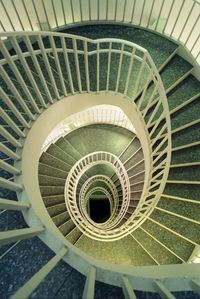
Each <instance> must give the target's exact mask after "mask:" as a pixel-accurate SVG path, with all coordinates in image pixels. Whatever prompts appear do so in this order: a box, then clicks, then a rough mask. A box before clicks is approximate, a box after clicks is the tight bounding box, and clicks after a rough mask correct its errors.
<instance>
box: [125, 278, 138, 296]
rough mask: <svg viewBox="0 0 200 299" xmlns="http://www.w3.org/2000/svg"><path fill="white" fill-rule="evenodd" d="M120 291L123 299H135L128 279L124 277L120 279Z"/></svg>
mask: <svg viewBox="0 0 200 299" xmlns="http://www.w3.org/2000/svg"><path fill="white" fill-rule="evenodd" d="M122 290H123V293H124V297H125V299H137V297H136V295H135V293H134V291H133V288H132V285H131V283H130V281H129V279H128V278H127V277H125V276H123V277H122Z"/></svg>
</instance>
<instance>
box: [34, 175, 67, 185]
mask: <svg viewBox="0 0 200 299" xmlns="http://www.w3.org/2000/svg"><path fill="white" fill-rule="evenodd" d="M38 178H39V185H40V186H64V185H65V182H66V180H65V179H61V178H57V177H53V176H47V175H39V176H38Z"/></svg>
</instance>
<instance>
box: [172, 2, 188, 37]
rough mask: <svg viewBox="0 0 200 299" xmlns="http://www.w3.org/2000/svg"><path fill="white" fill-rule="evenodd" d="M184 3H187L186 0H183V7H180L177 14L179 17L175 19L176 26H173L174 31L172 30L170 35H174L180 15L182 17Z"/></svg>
mask: <svg viewBox="0 0 200 299" xmlns="http://www.w3.org/2000/svg"><path fill="white" fill-rule="evenodd" d="M184 4H185V0H183V1H182V4H181V7H180V9H179V12H178V15H177V17H176V20H175V23H174V26H173V28H172V31H171V33H170V36H173V33H174V30H175V27H176V25H177V23H178V20H179V17H180V14H181V12H182V9H183V6H184Z"/></svg>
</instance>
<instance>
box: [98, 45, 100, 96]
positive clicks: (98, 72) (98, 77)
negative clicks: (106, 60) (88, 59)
mask: <svg viewBox="0 0 200 299" xmlns="http://www.w3.org/2000/svg"><path fill="white" fill-rule="evenodd" d="M99 74H100V55H99V42H98V43H97V93H99V77H100V76H99Z"/></svg>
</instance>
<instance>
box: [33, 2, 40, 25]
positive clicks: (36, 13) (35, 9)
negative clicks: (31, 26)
mask: <svg viewBox="0 0 200 299" xmlns="http://www.w3.org/2000/svg"><path fill="white" fill-rule="evenodd" d="M32 4H33V8H34V11H35V15H36V18H37V21H38V25H39V30H41V31H42V25H41V23H40V19H39V16H38V12H37V8H36V6H35V0H32Z"/></svg>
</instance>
